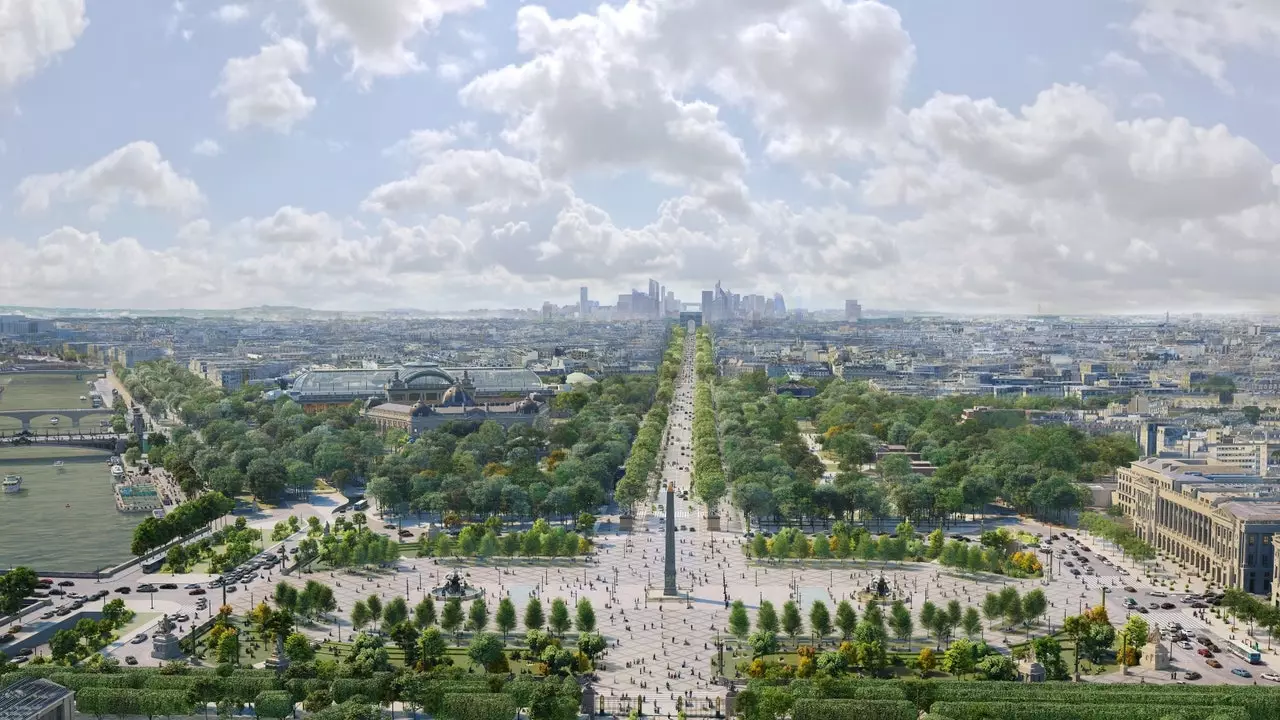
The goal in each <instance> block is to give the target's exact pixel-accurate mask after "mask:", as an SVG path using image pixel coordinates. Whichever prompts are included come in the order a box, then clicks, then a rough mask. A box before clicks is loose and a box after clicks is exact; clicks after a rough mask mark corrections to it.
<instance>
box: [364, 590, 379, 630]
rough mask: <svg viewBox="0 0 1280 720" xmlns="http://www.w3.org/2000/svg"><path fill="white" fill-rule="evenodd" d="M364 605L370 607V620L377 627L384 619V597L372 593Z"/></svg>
mask: <svg viewBox="0 0 1280 720" xmlns="http://www.w3.org/2000/svg"><path fill="white" fill-rule="evenodd" d="M364 606H365V607H367V608H369V622H371V623H373V626H374V628H377V627H378V623H379V622H381V621H382V598H380V597H378V596H377V595H370V596H369V599H368V600H365V601H364Z"/></svg>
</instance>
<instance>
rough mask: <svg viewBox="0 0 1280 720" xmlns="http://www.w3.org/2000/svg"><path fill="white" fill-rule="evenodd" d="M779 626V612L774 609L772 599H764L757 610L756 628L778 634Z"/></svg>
mask: <svg viewBox="0 0 1280 720" xmlns="http://www.w3.org/2000/svg"><path fill="white" fill-rule="evenodd" d="M779 627H780V626H779V624H778V612H777V611H776V610H774V608H773V602H772V601H770V600H764V601H762V602H761V603H760V609H759V610H757V611H756V629H757V630H763V631H765V632H771V633H775V634H776V633H777V632H778V629H779Z"/></svg>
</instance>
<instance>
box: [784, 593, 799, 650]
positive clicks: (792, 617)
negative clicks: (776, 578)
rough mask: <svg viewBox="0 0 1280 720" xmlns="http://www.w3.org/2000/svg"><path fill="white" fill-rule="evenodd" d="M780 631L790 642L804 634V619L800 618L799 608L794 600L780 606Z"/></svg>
mask: <svg viewBox="0 0 1280 720" xmlns="http://www.w3.org/2000/svg"><path fill="white" fill-rule="evenodd" d="M782 629H783V631H784V632H786V633H787V635H788V636H790V637H791V639H792V640H795V639H796V636H797V635H799V634H800V633H802V632H804V619H803V618H801V617H800V607H799V606H798V605H796V603H795V601H794V600H788V601H786V602H785V603H783V604H782Z"/></svg>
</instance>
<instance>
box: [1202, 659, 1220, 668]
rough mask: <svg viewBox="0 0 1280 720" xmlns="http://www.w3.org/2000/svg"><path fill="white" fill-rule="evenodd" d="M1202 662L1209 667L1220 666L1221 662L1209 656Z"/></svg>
mask: <svg viewBox="0 0 1280 720" xmlns="http://www.w3.org/2000/svg"><path fill="white" fill-rule="evenodd" d="M1204 664H1205V665H1208V666H1209V667H1211V668H1216V669H1221V668H1222V663H1220V662H1218V661H1217V660H1214V659H1213V658H1209V659H1208V660H1205V661H1204Z"/></svg>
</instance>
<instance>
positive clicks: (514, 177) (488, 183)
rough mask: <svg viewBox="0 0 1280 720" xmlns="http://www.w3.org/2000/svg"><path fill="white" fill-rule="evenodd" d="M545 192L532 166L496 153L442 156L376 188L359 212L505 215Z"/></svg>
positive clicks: (458, 152)
mask: <svg viewBox="0 0 1280 720" xmlns="http://www.w3.org/2000/svg"><path fill="white" fill-rule="evenodd" d="M548 191H549V186H548V183H547V182H546V181H545V180H544V179H543V177H542V173H540V172H539V171H538V168H537V166H536V165H533V164H532V163H529V162H528V161H525V160H520V159H518V158H514V157H511V156H509V155H504V154H502V153H500V152H498V151H497V150H445V151H443V152H441V153H440V154H439V155H438V156H437V157H435V158H433V159H432V160H431V161H430V162H428V163H427V164H425V165H423V166H422V167H420V168H419V169H418V171H417V173H415V174H414V175H412V176H410V177H408V178H405V179H403V180H397V181H395V182H390V183H387V184H385V185H382V186H380V187H377V188H375V189H374V190H373V192H371V193H370V194H369V197H368V198H367V199H365V201H364V203H363V205H362V206H361V207H362V208H363V209H364V210H367V211H370V212H384V213H396V212H426V211H430V210H450V209H454V208H459V207H463V208H471V209H472V210H475V211H485V210H492V209H501V210H504V211H505V210H508V209H510V208H511V207H512V206H513V205H519V204H527V203H530V202H534V201H536V200H538V199H540V198H542V197H544V196H545V195H546V193H547V192H548Z"/></svg>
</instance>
